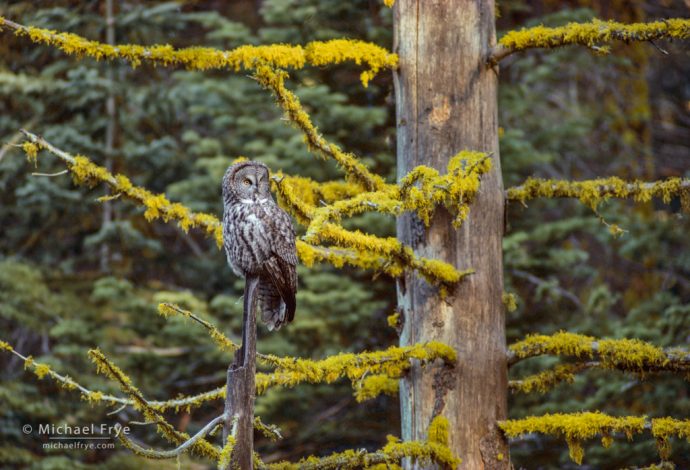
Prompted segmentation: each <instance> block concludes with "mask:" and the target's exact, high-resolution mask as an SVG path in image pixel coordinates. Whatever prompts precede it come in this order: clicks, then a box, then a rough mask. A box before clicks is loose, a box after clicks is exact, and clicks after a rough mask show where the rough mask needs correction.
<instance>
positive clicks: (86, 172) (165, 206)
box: [22, 130, 467, 285]
mask: <svg viewBox="0 0 690 470" xmlns="http://www.w3.org/2000/svg"><path fill="white" fill-rule="evenodd" d="M22 133H23V134H24V135H25V136H26V137H27V139H29V141H28V142H25V143H24V145H23V148H24V151H25V152H26V154H27V157H28V158H29V159H30V160H32V161H33V160H34V159H36V158H37V154H38V151H39V150H41V149H45V150H47V151H49V152H50V153H52V154H53V155H55V156H57V157H58V158H60V159H61V160H63V161H64V162H65V163H66V164H67V168H68V169H69V170H70V172H71V173H72V178H73V180H74V182H75V184H80V185H86V186H89V187H93V186H95V185H96V184H98V183H99V182H102V183H105V184H107V185H108V186H109V187H110V189H111V191H112V193H113V195H115V196H118V195H119V196H124V197H125V198H127V199H130V200H132V201H134V202H135V203H137V204H140V205H143V206H144V207H145V208H146V210H145V212H144V217H146V219H147V220H149V221H152V220H155V219H158V218H160V219H163V221H165V222H170V221H177V223H178V225H179V226H180V227H181V228H182V230H184V231H185V232H186V231H188V230H189V229H190V228H199V229H201V230H203V231H204V232H205V234H206V235H207V236H212V237H213V238H214V239H215V241H216V244H217V245H218V247H219V248H220V247H222V244H223V230H222V226H221V223H220V221H219V220H218V218H217V217H215V216H214V215H211V214H204V213H198V212H192V211H191V210H189V209H188V208H187V207H186V206H184V205H182V204H180V203H177V202H171V201H169V200H168V199H167V198H166V196H165V195H164V194H154V193H152V192H150V191H148V190H147V189H144V188H141V187H137V186H134V185H133V184H132V183H131V181H130V180H129V178H127V177H126V176H124V175H119V174H118V175H114V174H112V173H110V172H109V171H108V170H107V169H106V168H104V167H102V166H99V165H96V164H95V163H93V162H92V161H90V160H89V159H88V158H86V157H84V156H81V155H77V156H73V155H70V154H69V153H67V152H65V151H63V150H60V149H58V148H56V147H55V146H53V145H52V144H50V143H49V142H47V141H46V140H45V139H43V138H42V137H39V136H37V135H35V134H32V133H31V132H28V131H26V130H22ZM343 230H344V229H343ZM339 233H344V232H339ZM360 248H362V249H361V250H357V249H354V247H348V246H339V245H337V244H334V245H331V246H327V247H325V246H316V245H312V244H310V243H306V242H305V241H303V240H297V255H298V257H299V258H300V260H301V261H302V263H304V264H305V265H306V266H312V265H313V264H314V263H317V262H327V263H330V264H332V265H333V266H335V267H338V268H340V267H343V266H345V265H350V266H356V267H360V268H363V269H371V270H375V271H380V272H385V273H386V274H388V275H390V276H393V277H398V276H400V275H402V273H403V271H404V269H405V268H411V269H417V270H419V271H420V272H421V273H422V274H423V275H424V276H425V277H427V279H430V280H431V281H432V282H441V283H443V284H445V285H449V284H453V283H455V282H458V281H459V280H460V279H461V278H462V276H463V275H465V274H467V273H462V272H458V271H456V270H455V269H454V268H453V267H452V266H450V265H448V264H447V263H443V262H441V261H437V260H428V259H423V258H414V257H413V258H409V259H410V260H414V262H413V263H409V264H404V263H405V261H407V260H408V258H402V257H398V258H397V259H389V258H386V257H385V256H383V255H382V254H381V252H378V253H377V252H375V251H372V250H371V249H365V248H367V247H362V246H361V245H360Z"/></svg>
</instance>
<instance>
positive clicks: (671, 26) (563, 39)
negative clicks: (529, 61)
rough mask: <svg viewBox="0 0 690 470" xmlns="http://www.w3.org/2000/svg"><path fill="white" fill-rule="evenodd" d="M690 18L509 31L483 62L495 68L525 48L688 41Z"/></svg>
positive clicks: (581, 24) (609, 22)
mask: <svg viewBox="0 0 690 470" xmlns="http://www.w3.org/2000/svg"><path fill="white" fill-rule="evenodd" d="M689 37H690V19H686V18H672V19H666V20H661V21H653V22H649V23H632V24H624V23H618V22H615V21H601V20H598V19H594V20H592V21H591V22H589V23H569V24H567V25H565V26H561V27H557V28H548V27H546V26H535V27H533V28H527V29H524V28H523V29H522V30H520V31H510V32H509V33H507V34H506V35H505V36H503V37H502V38H501V39H500V40H499V41H498V44H497V45H496V46H495V47H494V49H493V50H492V51H491V54H490V55H489V57H488V59H487V62H488V63H489V64H490V65H496V64H497V63H498V62H499V61H501V59H504V58H506V57H508V56H509V55H511V54H513V53H515V52H518V51H523V50H526V49H534V48H546V49H552V48H555V47H562V46H568V45H573V44H579V45H581V46H585V47H588V48H592V49H594V48H596V49H595V50H597V52H599V53H607V52H608V49H607V48H605V47H601V45H602V44H605V43H610V42H613V41H623V42H625V43H630V42H633V41H650V42H652V41H654V40H657V39H688V38H689Z"/></svg>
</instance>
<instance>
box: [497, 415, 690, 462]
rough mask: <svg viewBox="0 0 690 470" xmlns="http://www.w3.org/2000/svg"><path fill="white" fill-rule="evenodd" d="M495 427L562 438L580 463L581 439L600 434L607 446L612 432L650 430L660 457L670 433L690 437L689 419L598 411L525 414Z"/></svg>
mask: <svg viewBox="0 0 690 470" xmlns="http://www.w3.org/2000/svg"><path fill="white" fill-rule="evenodd" d="M498 425H499V427H500V428H501V430H502V431H503V433H504V434H505V435H506V436H507V437H509V438H516V437H519V436H522V435H525V434H532V433H537V434H544V435H549V436H554V437H556V438H561V439H565V441H566V443H567V444H568V448H569V451H570V458H571V459H572V460H573V461H575V462H577V463H578V464H581V463H582V458H583V457H584V450H583V448H582V443H583V441H586V440H588V439H592V438H594V437H601V443H602V445H603V446H604V447H605V448H608V447H609V446H610V445H611V444H612V443H613V438H614V435H615V434H624V435H625V436H626V437H627V438H628V440H631V439H632V438H633V437H634V436H635V435H638V434H642V433H643V432H644V431H651V433H652V435H653V436H654V437H655V438H656V441H657V449H658V451H659V455H660V456H661V458H662V459H667V458H668V457H669V455H670V453H671V444H670V438H671V437H674V436H675V437H678V438H681V439H687V438H688V437H690V420H677V419H674V418H655V419H651V420H650V419H648V418H647V417H646V416H624V417H614V416H609V415H606V414H604V413H601V412H584V413H569V414H568V413H555V414H546V415H543V416H529V417H527V418H522V419H511V420H506V421H502V422H500V423H499V424H498Z"/></svg>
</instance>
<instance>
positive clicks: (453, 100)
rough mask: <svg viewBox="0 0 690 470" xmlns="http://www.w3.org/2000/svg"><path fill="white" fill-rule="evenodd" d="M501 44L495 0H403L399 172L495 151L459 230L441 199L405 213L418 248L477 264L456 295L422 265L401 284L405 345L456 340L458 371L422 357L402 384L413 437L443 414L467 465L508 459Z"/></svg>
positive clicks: (398, 30) (407, 238) (405, 429)
mask: <svg viewBox="0 0 690 470" xmlns="http://www.w3.org/2000/svg"><path fill="white" fill-rule="evenodd" d="M494 43H495V31H494V2H493V1H489V0H397V2H396V4H395V48H396V52H397V53H398V54H399V55H400V68H399V70H398V71H397V73H396V76H395V83H396V106H397V151H398V178H401V177H403V176H404V175H405V174H407V173H408V172H409V171H410V169H412V168H413V167H415V166H417V165H428V166H431V167H434V168H436V169H437V170H439V171H441V172H446V167H447V164H448V161H449V159H450V158H451V157H452V156H454V155H455V154H456V153H457V152H458V151H460V150H463V149H467V150H478V151H483V152H487V153H491V154H492V160H493V169H492V170H491V172H490V173H489V174H487V175H484V177H483V178H482V184H481V189H480V192H479V194H478V195H477V197H476V198H475V200H474V202H473V203H472V205H471V211H470V216H469V218H468V219H467V220H466V221H465V222H464V223H463V225H462V227H461V228H460V229H457V230H456V229H455V228H453V227H452V225H451V220H452V219H451V216H450V215H449V214H448V213H447V211H445V210H444V209H442V208H439V209H438V211H437V213H436V215H435V216H434V218H433V220H432V222H431V226H430V227H429V228H425V227H424V225H423V224H422V223H421V222H420V221H419V220H418V219H417V218H416V217H415V216H411V215H406V216H403V217H400V218H399V220H398V238H399V239H400V240H401V241H402V242H404V243H406V244H409V245H410V246H412V247H413V248H414V250H415V252H416V253H417V254H418V255H419V256H424V257H429V258H436V259H441V260H444V261H447V262H449V263H451V264H453V265H454V266H456V267H457V268H458V269H467V268H473V269H475V270H476V273H475V274H473V275H471V276H469V277H468V278H466V279H465V280H464V281H462V283H461V284H459V285H458V286H457V288H456V289H455V290H454V292H452V294H451V295H450V296H449V297H447V298H446V299H442V298H441V297H440V296H439V294H438V292H437V290H435V289H434V288H432V287H431V286H429V285H428V284H427V283H426V282H425V281H424V280H423V279H420V278H419V277H417V276H416V275H414V274H413V273H410V274H407V275H406V276H405V278H404V279H403V280H401V281H400V282H399V284H398V303H399V306H400V309H401V311H402V313H403V315H404V327H403V331H402V335H401V339H400V342H401V344H402V345H409V344H414V343H417V342H424V341H430V340H439V341H442V342H445V343H447V344H449V345H451V346H452V347H454V348H455V349H456V350H457V352H458V363H457V366H456V368H455V369H454V370H452V371H447V370H446V371H444V370H443V369H442V368H441V367H427V368H420V367H417V366H415V367H413V368H412V370H411V372H410V374H409V376H408V377H407V378H406V379H405V380H403V382H402V385H401V388H400V401H401V411H402V436H403V438H404V439H405V440H408V439H409V440H416V439H424V438H425V437H426V433H427V428H428V426H429V422H430V421H431V419H432V418H433V416H434V415H435V414H438V413H442V414H443V415H444V416H446V417H447V418H448V419H449V421H450V424H451V436H450V438H451V448H452V450H453V451H454V453H455V454H456V455H458V456H459V457H461V458H462V459H463V463H462V464H461V468H466V469H483V468H486V469H489V468H491V469H494V468H498V469H502V468H509V466H510V463H509V458H508V449H507V445H506V443H505V441H504V440H503V439H502V438H501V436H500V433H499V432H498V430H497V427H496V421H498V420H501V419H505V418H506V409H507V404H506V402H507V372H506V358H505V323H504V309H503V304H502V301H501V294H502V292H503V272H502V269H503V267H502V259H501V258H502V250H501V239H502V236H503V212H504V200H503V185H502V181H501V170H500V159H499V154H498V122H497V103H496V89H497V81H498V79H497V75H496V72H495V71H494V70H491V69H489V68H487V67H486V65H485V61H486V58H487V54H488V53H489V51H490V50H491V47H492V46H493V44H494Z"/></svg>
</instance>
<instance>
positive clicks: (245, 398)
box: [223, 277, 259, 470]
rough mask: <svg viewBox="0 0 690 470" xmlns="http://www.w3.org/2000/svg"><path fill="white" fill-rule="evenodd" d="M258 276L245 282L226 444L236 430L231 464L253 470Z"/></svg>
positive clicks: (229, 385)
mask: <svg viewBox="0 0 690 470" xmlns="http://www.w3.org/2000/svg"><path fill="white" fill-rule="evenodd" d="M258 283H259V278H258V277H247V279H246V281H245V284H244V314H243V319H242V346H241V347H240V349H238V350H237V352H236V353H235V359H234V361H233V363H232V364H231V365H230V367H229V368H228V379H227V383H226V396H225V424H224V426H223V444H225V443H226V442H227V440H228V435H229V434H230V433H231V432H233V431H234V433H235V447H234V449H233V452H232V458H231V460H230V466H229V468H241V469H242V470H251V469H252V468H253V452H254V399H255V398H256V314H255V310H256V308H255V307H256V296H257V291H256V287H257V286H258Z"/></svg>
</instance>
